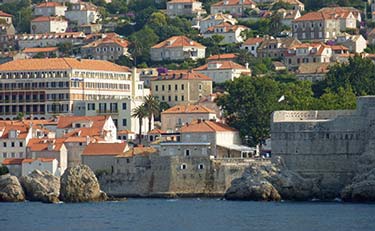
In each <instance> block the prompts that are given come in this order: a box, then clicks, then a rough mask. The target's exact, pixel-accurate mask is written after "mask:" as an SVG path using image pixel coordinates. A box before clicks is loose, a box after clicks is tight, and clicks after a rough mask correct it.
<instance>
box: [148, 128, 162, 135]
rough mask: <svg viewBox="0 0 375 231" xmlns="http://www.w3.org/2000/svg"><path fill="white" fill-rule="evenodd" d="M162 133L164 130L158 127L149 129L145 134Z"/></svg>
mask: <svg viewBox="0 0 375 231" xmlns="http://www.w3.org/2000/svg"><path fill="white" fill-rule="evenodd" d="M162 133H166V131H164V130H161V129H159V128H154V129H152V130H151V131H149V132H148V133H147V134H162Z"/></svg>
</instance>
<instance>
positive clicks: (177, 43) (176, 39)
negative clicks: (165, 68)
mask: <svg viewBox="0 0 375 231" xmlns="http://www.w3.org/2000/svg"><path fill="white" fill-rule="evenodd" d="M171 47H199V48H206V47H205V46H203V45H202V44H200V43H198V42H195V41H193V40H191V39H189V38H188V37H186V36H173V37H170V38H169V39H167V40H164V41H163V42H161V43H158V44H156V45H154V46H153V47H151V48H171Z"/></svg>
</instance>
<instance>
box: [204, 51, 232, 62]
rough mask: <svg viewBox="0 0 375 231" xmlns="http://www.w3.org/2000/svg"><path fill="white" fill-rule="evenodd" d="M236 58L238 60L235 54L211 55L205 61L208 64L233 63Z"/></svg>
mask: <svg viewBox="0 0 375 231" xmlns="http://www.w3.org/2000/svg"><path fill="white" fill-rule="evenodd" d="M237 58H238V55H237V54H234V53H226V54H217V55H211V56H209V57H208V58H207V61H208V62H211V61H233V62H235V61H236V60H237Z"/></svg>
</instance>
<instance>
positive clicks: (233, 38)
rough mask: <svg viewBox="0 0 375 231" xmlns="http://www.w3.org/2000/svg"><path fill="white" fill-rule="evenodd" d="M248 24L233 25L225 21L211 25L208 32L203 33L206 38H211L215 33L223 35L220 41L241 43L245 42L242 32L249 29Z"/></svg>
mask: <svg viewBox="0 0 375 231" xmlns="http://www.w3.org/2000/svg"><path fill="white" fill-rule="evenodd" d="M248 29H249V28H247V27H246V26H242V25H232V24H230V23H227V22H224V23H222V24H219V25H216V26H212V27H209V28H208V29H207V31H206V32H204V33H203V37H204V38H211V37H212V36H214V35H220V36H223V37H224V39H223V40H222V41H221V42H220V43H224V44H227V43H240V42H243V37H242V35H241V33H242V32H243V31H245V30H248Z"/></svg>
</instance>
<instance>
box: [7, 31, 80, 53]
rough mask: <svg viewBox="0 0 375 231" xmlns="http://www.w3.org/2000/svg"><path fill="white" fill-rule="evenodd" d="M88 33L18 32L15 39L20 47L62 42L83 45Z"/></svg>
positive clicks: (53, 44) (50, 44)
mask: <svg viewBox="0 0 375 231" xmlns="http://www.w3.org/2000/svg"><path fill="white" fill-rule="evenodd" d="M85 38H86V35H85V34H84V33H83V32H65V33H44V34H18V35H16V36H15V38H14V39H15V41H16V43H17V46H18V48H19V49H21V50H22V49H25V48H30V47H55V46H57V45H58V44H60V43H71V44H73V45H74V46H78V45H82V44H83V43H84V42H85Z"/></svg>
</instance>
